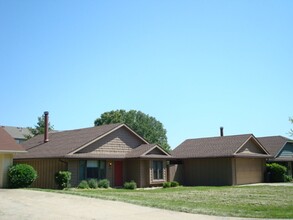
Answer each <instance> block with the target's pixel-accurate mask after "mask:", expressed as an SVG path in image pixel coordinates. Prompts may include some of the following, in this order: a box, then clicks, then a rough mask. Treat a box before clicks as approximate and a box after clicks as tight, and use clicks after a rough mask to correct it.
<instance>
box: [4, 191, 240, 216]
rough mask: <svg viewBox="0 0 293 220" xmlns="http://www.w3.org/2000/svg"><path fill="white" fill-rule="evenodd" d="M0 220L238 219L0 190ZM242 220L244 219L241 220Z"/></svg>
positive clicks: (63, 196)
mask: <svg viewBox="0 0 293 220" xmlns="http://www.w3.org/2000/svg"><path fill="white" fill-rule="evenodd" d="M0 198H1V199H0V219H1V220H8V219H9V220H11V219H12V220H13V219H22V220H25V219H29V220H34V219H42V220H47V219H54V220H57V219H91V220H93V219H103V220H112V219H113V220H114V219H115V220H117V219H127V220H140V219H141V220H143V219H145V220H149V219H160V220H164V219H166V220H167V219H168V220H175V219H178V220H183V219H184V220H189V219H196V220H197V219H198V220H200V219H205V220H216V219H217V220H224V219H233V220H234V219H235V220H236V219H241V218H228V217H216V216H207V215H197V214H188V213H182V212H173V211H168V210H162V209H156V208H149V207H142V206H137V205H133V204H128V203H123V202H117V201H108V200H101V199H94V198H86V197H80V196H74V195H67V194H58V193H50V192H39V191H32V190H23V189H0ZM242 219H243V218H242Z"/></svg>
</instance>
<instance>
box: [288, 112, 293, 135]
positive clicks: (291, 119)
mask: <svg viewBox="0 0 293 220" xmlns="http://www.w3.org/2000/svg"><path fill="white" fill-rule="evenodd" d="M289 121H290V122H291V123H292V124H293V118H292V117H290V118H289ZM289 134H290V136H293V129H291V130H290V131H289Z"/></svg>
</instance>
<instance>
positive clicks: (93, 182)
mask: <svg viewBox="0 0 293 220" xmlns="http://www.w3.org/2000/svg"><path fill="white" fill-rule="evenodd" d="M87 182H88V185H89V187H90V188H91V189H96V188H98V181H97V180H96V179H89V180H88V181H87Z"/></svg>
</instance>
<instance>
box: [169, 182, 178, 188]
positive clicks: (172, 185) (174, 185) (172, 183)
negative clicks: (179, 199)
mask: <svg viewBox="0 0 293 220" xmlns="http://www.w3.org/2000/svg"><path fill="white" fill-rule="evenodd" d="M177 186H179V183H178V182H176V181H172V182H171V187H177Z"/></svg>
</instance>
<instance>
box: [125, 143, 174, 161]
mask: <svg viewBox="0 0 293 220" xmlns="http://www.w3.org/2000/svg"><path fill="white" fill-rule="evenodd" d="M126 158H171V155H170V154H169V153H168V152H166V151H164V150H163V149H162V148H161V147H159V146H158V145H157V144H142V145H140V146H139V147H137V148H135V149H133V150H132V151H130V152H129V153H128V154H127V155H126Z"/></svg>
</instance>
